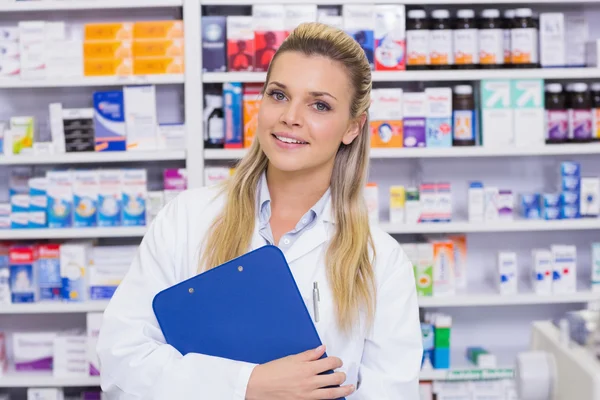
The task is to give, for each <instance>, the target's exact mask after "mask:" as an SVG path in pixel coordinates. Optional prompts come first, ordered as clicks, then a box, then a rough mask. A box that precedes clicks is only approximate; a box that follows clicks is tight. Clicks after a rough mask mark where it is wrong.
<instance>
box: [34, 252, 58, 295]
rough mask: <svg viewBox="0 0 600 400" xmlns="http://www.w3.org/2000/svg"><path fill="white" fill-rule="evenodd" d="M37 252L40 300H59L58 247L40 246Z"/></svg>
mask: <svg viewBox="0 0 600 400" xmlns="http://www.w3.org/2000/svg"><path fill="white" fill-rule="evenodd" d="M38 250H39V261H38V265H39V272H38V286H39V290H40V300H41V301H44V300H61V299H62V279H61V275H60V245H58V244H42V245H40V246H39V248H38Z"/></svg>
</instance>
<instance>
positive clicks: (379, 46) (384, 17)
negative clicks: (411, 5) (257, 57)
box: [375, 5, 406, 71]
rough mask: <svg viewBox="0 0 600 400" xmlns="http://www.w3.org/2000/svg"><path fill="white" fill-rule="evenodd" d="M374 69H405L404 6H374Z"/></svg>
mask: <svg viewBox="0 0 600 400" xmlns="http://www.w3.org/2000/svg"><path fill="white" fill-rule="evenodd" d="M375 69H376V70H377V71H399V70H404V69H406V26H405V7H404V5H375Z"/></svg>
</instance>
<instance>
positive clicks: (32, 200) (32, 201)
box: [29, 178, 48, 229]
mask: <svg viewBox="0 0 600 400" xmlns="http://www.w3.org/2000/svg"><path fill="white" fill-rule="evenodd" d="M47 188H48V179H46V178H31V179H30V180H29V227H30V228H36V229H39V228H46V227H48V216H47V210H48V196H47V192H46V190H47Z"/></svg>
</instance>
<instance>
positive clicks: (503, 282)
mask: <svg viewBox="0 0 600 400" xmlns="http://www.w3.org/2000/svg"><path fill="white" fill-rule="evenodd" d="M498 274H499V281H498V283H499V290H500V294H501V295H513V294H516V293H517V288H518V279H519V276H518V273H517V254H516V253H514V252H499V253H498Z"/></svg>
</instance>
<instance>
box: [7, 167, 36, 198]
mask: <svg viewBox="0 0 600 400" xmlns="http://www.w3.org/2000/svg"><path fill="white" fill-rule="evenodd" d="M32 175H33V170H32V169H31V168H30V167H15V168H11V169H10V175H9V177H8V195H9V196H13V195H15V194H29V179H31V177H32Z"/></svg>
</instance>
